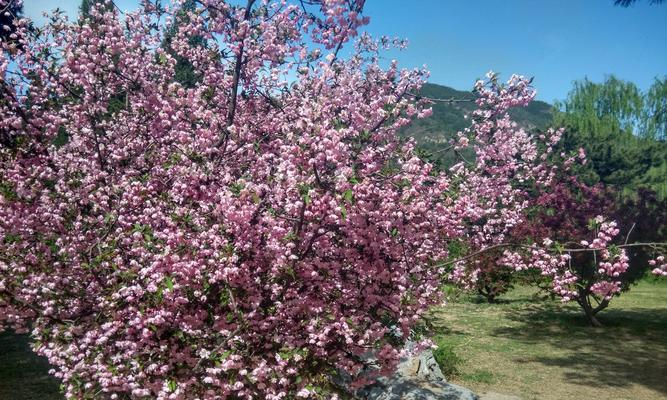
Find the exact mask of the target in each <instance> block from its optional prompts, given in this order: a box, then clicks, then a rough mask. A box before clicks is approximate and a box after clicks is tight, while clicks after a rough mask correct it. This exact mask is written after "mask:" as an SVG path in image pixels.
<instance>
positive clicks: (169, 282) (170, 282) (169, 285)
mask: <svg viewBox="0 0 667 400" xmlns="http://www.w3.org/2000/svg"><path fill="white" fill-rule="evenodd" d="M164 283H165V285H167V289H169V291H173V290H174V280H173V279H172V277H171V276H167V277H166V278H164Z"/></svg>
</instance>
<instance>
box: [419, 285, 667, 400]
mask: <svg viewBox="0 0 667 400" xmlns="http://www.w3.org/2000/svg"><path fill="white" fill-rule="evenodd" d="M502 300H503V301H502V302H501V303H500V304H495V305H489V304H485V303H481V302H476V301H475V298H474V297H470V296H463V297H460V298H459V299H457V300H456V301H452V302H450V303H449V304H448V305H447V306H445V307H440V308H436V309H434V310H433V311H432V313H431V318H432V321H431V322H432V323H433V325H434V328H433V333H434V334H435V339H436V342H439V343H442V344H444V345H446V346H447V347H448V348H452V349H453V351H454V352H455V353H456V355H457V356H458V357H460V358H461V359H462V360H463V361H462V362H461V363H460V364H459V365H457V374H455V375H453V376H452V377H451V380H452V381H453V382H455V383H458V384H461V385H463V386H467V387H470V388H471V389H473V390H475V391H478V392H485V391H494V392H500V393H504V394H514V395H518V396H520V397H521V398H522V399H546V400H549V399H554V400H555V399H565V398H567V399H570V398H572V399H575V398H576V399H597V398H600V399H603V398H604V399H646V400H651V399H656V400H657V399H664V398H665V397H666V396H667V379H665V376H666V375H665V374H666V371H667V284H666V283H664V282H655V281H653V282H651V281H643V282H641V283H640V284H639V285H637V286H635V287H633V288H632V289H631V290H630V291H629V292H627V293H624V294H623V295H622V296H621V297H620V298H617V299H615V300H614V301H613V302H612V303H611V306H610V308H609V309H608V310H605V311H603V312H602V313H601V314H600V321H601V322H602V323H603V324H604V327H602V328H591V327H589V326H588V324H587V323H586V320H585V319H584V318H583V316H582V314H581V312H580V311H579V309H578V308H577V306H576V305H574V304H561V303H559V302H558V301H550V300H541V299H540V298H539V296H537V295H536V291H535V290H534V289H533V288H530V287H517V288H515V289H514V290H513V291H511V292H510V293H508V294H507V295H506V296H505V297H504V299H502Z"/></svg>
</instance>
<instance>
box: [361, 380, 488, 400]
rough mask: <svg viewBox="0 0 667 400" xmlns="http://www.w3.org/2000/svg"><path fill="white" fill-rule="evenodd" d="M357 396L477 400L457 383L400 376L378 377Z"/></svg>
mask: <svg viewBox="0 0 667 400" xmlns="http://www.w3.org/2000/svg"><path fill="white" fill-rule="evenodd" d="M357 396H359V397H361V398H363V399H367V400H479V398H478V397H477V396H476V395H475V394H474V393H473V392H471V391H470V390H468V389H466V388H464V387H461V386H458V385H454V384H451V383H446V382H436V381H425V380H417V379H409V378H401V377H390V378H379V379H378V380H377V382H376V383H375V384H373V385H370V386H366V387H364V388H362V389H361V390H359V391H358V392H357Z"/></svg>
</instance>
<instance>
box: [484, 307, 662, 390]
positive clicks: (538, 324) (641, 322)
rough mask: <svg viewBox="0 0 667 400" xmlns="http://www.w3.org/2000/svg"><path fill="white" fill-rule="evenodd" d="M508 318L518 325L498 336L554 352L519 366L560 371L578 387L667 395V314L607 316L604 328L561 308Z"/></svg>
mask: <svg viewBox="0 0 667 400" xmlns="http://www.w3.org/2000/svg"><path fill="white" fill-rule="evenodd" d="M507 318H509V319H510V320H512V321H514V322H518V324H517V325H515V326H511V327H502V328H496V329H494V330H493V331H492V335H493V336H496V337H504V338H508V339H511V340H515V341H519V342H522V343H525V344H528V345H532V346H544V345H546V346H548V349H547V351H541V352H540V354H536V355H534V356H530V355H527V356H525V357H522V358H521V360H519V361H524V362H538V363H542V364H544V365H548V366H556V367H560V368H562V369H564V373H563V376H564V378H565V379H566V380H567V381H569V382H570V383H573V384H579V385H585V386H595V387H627V386H631V385H633V384H637V385H642V386H645V387H648V388H651V389H653V390H656V391H659V392H661V393H664V394H667V379H665V371H667V310H666V309H645V308H625V309H623V310H614V309H610V310H605V311H603V312H601V314H600V318H599V319H600V321H601V322H602V324H603V325H604V327H602V328H592V327H589V326H588V324H587V322H586V320H585V319H584V318H583V316H582V315H581V313H580V312H579V310H578V309H574V308H563V307H561V306H560V305H559V304H549V303H542V304H539V305H535V306H532V307H526V308H524V309H513V310H508V314H507ZM550 354H553V355H550Z"/></svg>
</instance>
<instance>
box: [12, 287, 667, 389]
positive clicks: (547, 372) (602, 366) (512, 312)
mask: <svg viewBox="0 0 667 400" xmlns="http://www.w3.org/2000/svg"><path fill="white" fill-rule="evenodd" d="M534 295H535V291H534V290H533V289H532V288H526V287H519V288H517V289H514V290H513V291H512V292H510V293H508V294H507V295H506V296H505V297H504V298H502V299H501V300H502V303H500V304H495V305H488V304H484V303H476V302H474V301H472V300H473V299H472V298H468V297H465V298H461V299H459V300H458V301H452V302H450V303H449V304H448V305H447V306H446V307H440V308H436V309H434V310H433V311H432V312H431V318H432V323H433V326H434V328H433V332H434V333H435V335H436V341H438V342H439V343H441V344H442V345H443V346H444V347H446V348H448V349H451V350H452V351H453V352H454V353H455V354H456V355H458V357H459V358H460V359H461V360H462V361H461V363H460V364H459V365H458V367H457V369H458V373H456V375H454V376H452V377H451V378H450V380H451V381H452V382H454V383H457V384H460V385H463V386H466V387H469V388H471V389H472V390H474V391H476V392H478V393H484V392H487V391H489V392H497V393H502V394H508V395H516V396H519V397H521V398H522V399H523V400H533V399H535V400H538V399H539V400H550V399H553V400H556V399H558V400H561V399H605V400H618V399H628V400H652V399H656V400H657V399H665V398H667V284H666V283H664V282H663V283H651V282H642V283H640V284H639V285H637V286H635V287H633V288H632V290H631V291H630V292H628V293H625V294H624V295H623V296H621V297H620V298H617V299H614V301H612V303H611V307H610V308H609V309H608V310H605V311H603V312H602V314H601V315H600V321H601V322H602V323H603V324H604V325H605V326H604V327H603V328H591V327H589V326H587V324H586V322H585V321H584V319H583V318H582V317H581V315H580V313H579V310H578V308H577V307H576V306H574V305H569V304H568V305H563V304H560V303H559V302H555V301H540V300H538V299H536V298H535V296H534ZM48 369H49V367H48V364H47V363H46V361H45V360H44V359H42V358H39V357H37V356H35V355H34V354H33V353H31V352H30V350H29V347H28V340H27V338H26V337H25V336H19V335H13V334H11V333H9V332H5V333H2V334H0V399H12V400H28V399H30V400H32V399H35V400H55V399H58V400H62V395H60V394H59V393H58V382H57V380H56V379H53V378H50V377H49V376H48V375H47V371H48Z"/></svg>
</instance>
